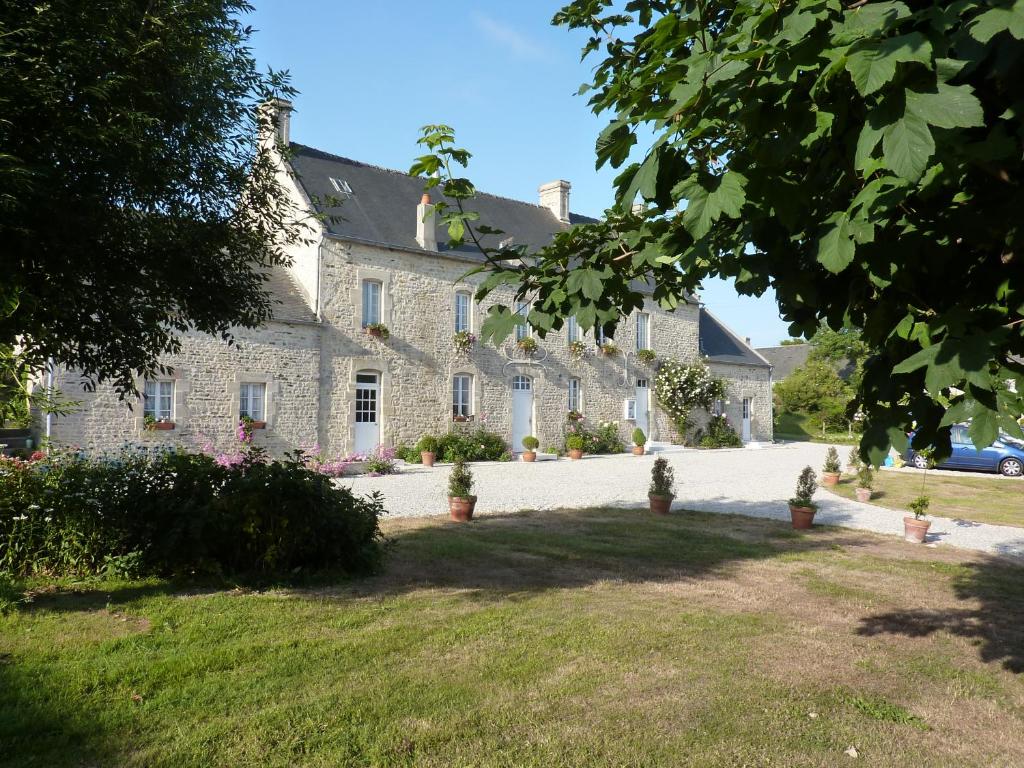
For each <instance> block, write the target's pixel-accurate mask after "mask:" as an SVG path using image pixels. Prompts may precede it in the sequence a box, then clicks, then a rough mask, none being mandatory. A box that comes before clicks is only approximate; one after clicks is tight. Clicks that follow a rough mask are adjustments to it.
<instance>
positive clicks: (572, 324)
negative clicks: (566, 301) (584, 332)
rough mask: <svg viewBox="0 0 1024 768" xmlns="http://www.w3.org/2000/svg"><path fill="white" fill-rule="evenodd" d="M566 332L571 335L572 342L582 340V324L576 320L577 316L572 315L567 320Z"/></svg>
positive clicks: (570, 340) (570, 341)
mask: <svg viewBox="0 0 1024 768" xmlns="http://www.w3.org/2000/svg"><path fill="white" fill-rule="evenodd" d="M565 332H566V334H567V335H568V337H569V343H570V344H572V343H573V342H574V341H579V340H580V324H579V323H578V322H576V318H575V317H570V318H569V319H568V320H566V321H565Z"/></svg>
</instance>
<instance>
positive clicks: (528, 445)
mask: <svg viewBox="0 0 1024 768" xmlns="http://www.w3.org/2000/svg"><path fill="white" fill-rule="evenodd" d="M538 447H540V440H538V439H537V438H536V437H534V436H533V435H527V436H526V437H524V438H523V448H525V449H526V450H528V451H536V450H537V448H538Z"/></svg>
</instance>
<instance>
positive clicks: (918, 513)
mask: <svg viewBox="0 0 1024 768" xmlns="http://www.w3.org/2000/svg"><path fill="white" fill-rule="evenodd" d="M931 503H932V501H931V499H929V498H928V497H927V496H918V497H917V498H916V499H914V500H913V501H912V502H910V503H909V504H908V505H907V507H909V508H910V511H911V512H913V513H914V517H915V518H916V519H917V520H920V519H921V518H922V517H924V516H925V515H926V514H927V513H928V507H930V506H931Z"/></svg>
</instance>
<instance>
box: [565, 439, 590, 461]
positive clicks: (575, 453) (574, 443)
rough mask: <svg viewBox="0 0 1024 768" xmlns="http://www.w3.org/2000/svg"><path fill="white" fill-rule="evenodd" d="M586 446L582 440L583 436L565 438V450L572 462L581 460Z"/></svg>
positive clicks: (585, 442)
mask: <svg viewBox="0 0 1024 768" xmlns="http://www.w3.org/2000/svg"><path fill="white" fill-rule="evenodd" d="M586 446H587V441H586V440H584V439H583V435H569V436H568V437H567V438H565V450H567V451H568V452H569V458H570V459H572V460H573V461H577V460H579V459H582V458H583V449H584V448H585V447H586Z"/></svg>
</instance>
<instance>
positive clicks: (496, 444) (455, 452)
mask: <svg viewBox="0 0 1024 768" xmlns="http://www.w3.org/2000/svg"><path fill="white" fill-rule="evenodd" d="M436 454H437V460H438V461H455V460H456V459H460V458H461V459H462V460H463V461H508V460H509V459H511V454H510V453H509V445H508V443H506V442H505V438H503V437H502V436H501V435H499V434H496V433H494V432H490V431H488V430H487V429H485V428H483V427H477V428H476V429H474V430H472V431H469V430H461V429H453V430H452V431H451V432H449V433H448V434H446V435H444V436H442V437H441V438H440V439H439V440H438V441H437V451H436Z"/></svg>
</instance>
